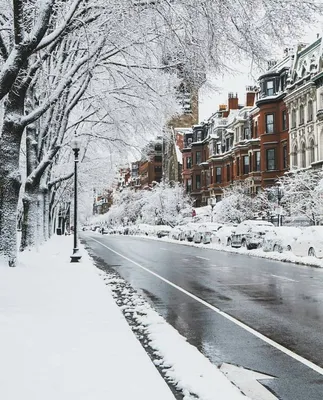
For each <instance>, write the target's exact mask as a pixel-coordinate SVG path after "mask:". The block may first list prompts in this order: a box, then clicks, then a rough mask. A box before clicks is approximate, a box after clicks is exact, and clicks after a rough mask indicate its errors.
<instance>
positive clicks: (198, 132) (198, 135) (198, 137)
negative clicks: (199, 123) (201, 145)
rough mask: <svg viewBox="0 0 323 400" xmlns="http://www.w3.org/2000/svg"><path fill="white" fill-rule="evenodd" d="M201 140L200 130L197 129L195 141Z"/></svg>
mask: <svg viewBox="0 0 323 400" xmlns="http://www.w3.org/2000/svg"><path fill="white" fill-rule="evenodd" d="M201 140H202V131H197V134H196V141H197V142H200V141H201Z"/></svg>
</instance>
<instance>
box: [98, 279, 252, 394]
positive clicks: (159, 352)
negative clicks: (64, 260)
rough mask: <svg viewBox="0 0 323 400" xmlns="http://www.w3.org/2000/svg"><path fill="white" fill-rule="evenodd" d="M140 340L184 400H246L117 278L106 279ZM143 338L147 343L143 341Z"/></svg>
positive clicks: (204, 358)
mask: <svg viewBox="0 0 323 400" xmlns="http://www.w3.org/2000/svg"><path fill="white" fill-rule="evenodd" d="M106 282H107V284H108V285H109V287H110V288H111V290H112V292H113V293H114V296H115V298H117V299H118V300H117V302H118V303H119V305H120V307H121V308H122V309H123V312H124V315H125V316H126V317H127V319H129V320H130V321H131V322H130V323H135V325H134V326H133V330H134V332H136V334H137V337H138V338H139V340H142V342H143V344H144V346H145V347H150V348H151V349H152V351H153V355H154V363H155V364H156V365H157V366H158V367H159V368H160V369H161V370H162V372H163V374H164V375H165V377H166V379H168V380H169V381H170V382H172V383H173V384H174V385H175V386H176V389H177V390H179V391H181V392H182V394H183V396H184V398H183V400H193V399H199V400H214V399H217V400H229V399H230V400H247V399H248V398H247V397H246V396H244V395H243V394H242V393H241V392H240V391H239V390H238V389H237V388H236V387H235V386H233V385H232V384H231V382H230V381H229V380H228V379H227V378H226V377H225V376H224V375H223V374H222V372H220V370H219V369H218V368H217V366H215V365H214V364H212V363H211V362H210V361H209V360H208V359H207V358H206V357H204V356H203V355H202V354H201V353H200V352H199V351H198V350H197V349H196V347H194V346H192V345H190V344H189V343H188V342H187V341H186V339H185V338H184V337H183V336H181V335H180V334H179V333H178V332H177V331H176V330H175V329H174V328H173V327H172V326H171V325H169V324H168V323H167V322H166V321H165V320H164V319H163V318H162V317H161V316H160V315H158V313H157V312H156V311H154V310H153V309H152V308H151V307H150V305H149V304H148V303H147V302H145V301H144V300H143V299H142V298H141V297H140V296H138V294H137V293H136V292H134V291H133V290H131V289H130V288H129V287H128V286H127V284H126V283H125V281H124V280H123V279H120V278H119V277H118V276H117V275H116V274H113V275H112V276H111V277H108V278H107V279H106ZM145 336H146V337H147V340H145Z"/></svg>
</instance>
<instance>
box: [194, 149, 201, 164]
mask: <svg viewBox="0 0 323 400" xmlns="http://www.w3.org/2000/svg"><path fill="white" fill-rule="evenodd" d="M197 155H199V158H200V162H198V157H197ZM201 162H202V152H201V151H200V150H198V151H197V152H196V153H195V164H196V165H199V164H201Z"/></svg>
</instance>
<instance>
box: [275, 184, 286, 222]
mask: <svg viewBox="0 0 323 400" xmlns="http://www.w3.org/2000/svg"><path fill="white" fill-rule="evenodd" d="M276 187H277V204H278V207H277V219H278V226H282V222H283V221H282V219H283V218H282V213H281V207H280V202H281V199H282V197H283V195H284V194H283V190H282V188H281V186H276Z"/></svg>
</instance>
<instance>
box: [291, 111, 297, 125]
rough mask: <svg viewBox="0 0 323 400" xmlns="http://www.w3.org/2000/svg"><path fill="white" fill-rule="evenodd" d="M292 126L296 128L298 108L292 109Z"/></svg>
mask: <svg viewBox="0 0 323 400" xmlns="http://www.w3.org/2000/svg"><path fill="white" fill-rule="evenodd" d="M292 128H296V110H295V108H293V109H292Z"/></svg>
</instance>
